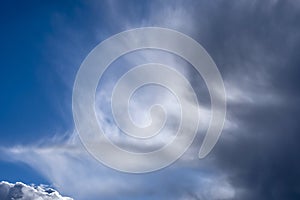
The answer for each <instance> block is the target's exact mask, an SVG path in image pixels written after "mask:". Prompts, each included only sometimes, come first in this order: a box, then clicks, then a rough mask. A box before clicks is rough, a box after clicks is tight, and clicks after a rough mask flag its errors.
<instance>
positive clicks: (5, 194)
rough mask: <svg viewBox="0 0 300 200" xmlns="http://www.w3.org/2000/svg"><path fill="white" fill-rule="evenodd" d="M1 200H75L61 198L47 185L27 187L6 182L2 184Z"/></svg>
mask: <svg viewBox="0 0 300 200" xmlns="http://www.w3.org/2000/svg"><path fill="white" fill-rule="evenodd" d="M0 199H1V200H12V199H19V200H73V199H72V198H70V197H63V196H61V195H60V194H59V193H58V192H57V191H56V190H54V189H51V188H48V187H46V186H45V185H40V186H34V185H31V186H29V185H26V184H24V183H21V182H17V183H15V184H12V183H8V182H5V181H2V182H0Z"/></svg>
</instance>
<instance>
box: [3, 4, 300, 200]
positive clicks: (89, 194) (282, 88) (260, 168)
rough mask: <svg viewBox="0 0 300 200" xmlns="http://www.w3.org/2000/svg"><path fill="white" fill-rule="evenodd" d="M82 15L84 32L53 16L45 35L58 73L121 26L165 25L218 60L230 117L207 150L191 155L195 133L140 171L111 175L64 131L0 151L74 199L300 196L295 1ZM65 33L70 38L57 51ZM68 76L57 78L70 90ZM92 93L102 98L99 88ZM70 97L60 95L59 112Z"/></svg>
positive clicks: (94, 7) (116, 9) (113, 9)
mask: <svg viewBox="0 0 300 200" xmlns="http://www.w3.org/2000/svg"><path fill="white" fill-rule="evenodd" d="M78 9H79V10H80V8H78ZM101 11H103V12H101ZM105 11H106V12H105ZM80 12H82V13H85V12H89V13H90V15H92V16H93V17H92V18H89V19H88V20H89V21H88V22H89V23H88V25H87V27H86V26H85V27H84V28H85V29H84V30H82V29H81V27H77V26H75V25H68V24H63V25H62V24H59V23H58V25H57V29H58V30H59V31H62V34H61V35H58V36H57V35H56V36H51V37H50V38H49V43H51V44H52V45H53V44H54V45H53V46H52V47H51V48H53V49H54V50H53V51H56V50H58V49H59V53H58V54H57V58H58V59H56V60H57V61H56V62H61V63H63V65H64V66H67V67H66V69H63V70H66V71H67V72H70V73H69V74H73V75H75V72H76V70H77V69H78V67H79V65H80V62H81V61H82V59H83V58H84V57H85V56H86V53H88V51H89V50H91V49H92V48H93V47H94V46H95V45H96V44H98V42H100V41H102V40H103V39H105V38H106V37H108V36H110V35H111V34H114V33H117V32H119V31H122V30H126V29H128V28H135V27H142V26H162V27H167V28H173V29H175V30H178V31H182V32H183V33H186V34H188V35H190V36H191V37H193V38H195V39H196V40H197V41H198V42H199V43H201V44H202V45H203V46H204V47H205V49H206V50H207V51H208V53H209V54H210V55H211V57H212V58H213V59H214V61H215V62H216V64H217V66H218V68H219V70H220V71H221V74H222V76H223V79H224V82H225V86H226V91H227V98H228V99H227V100H228V102H227V103H228V114H227V121H226V124H225V129H224V131H223V133H222V136H221V138H220V140H219V142H218V143H217V145H216V147H215V148H214V150H213V151H212V152H211V154H210V155H209V156H208V157H207V158H205V159H203V160H198V159H197V158H196V156H197V151H198V150H199V147H200V144H201V142H202V139H203V137H202V136H203V135H202V134H201V133H202V132H203V131H202V130H200V131H199V133H200V134H199V137H198V138H196V141H195V142H194V144H193V145H192V147H191V148H190V150H189V151H188V152H187V153H186V154H185V155H184V156H183V157H182V158H181V159H180V160H179V161H178V162H176V163H175V164H174V165H172V166H171V167H168V168H166V169H163V170H161V171H158V172H154V173H149V174H144V175H131V174H124V173H120V172H116V171H114V170H111V169H109V168H107V167H104V166H103V165H101V164H99V163H97V162H96V161H95V160H94V159H93V158H91V157H89V155H88V154H87V153H86V152H85V150H84V149H83V147H82V146H81V143H80V142H79V140H78V138H77V134H76V131H72V130H70V132H71V134H70V138H69V139H68V140H67V141H65V140H61V139H59V137H58V139H57V138H56V139H54V140H53V141H51V144H49V140H47V143H48V144H47V143H45V142H43V143H42V144H39V145H32V146H25V147H24V146H18V147H13V148H8V149H5V150H3V151H4V153H5V155H8V157H11V158H12V161H22V162H24V163H27V164H28V165H30V166H32V167H33V168H35V169H36V170H37V171H39V172H40V173H42V174H43V175H44V176H45V177H47V179H49V181H51V182H52V183H53V185H54V186H55V187H56V188H57V189H58V190H59V191H61V192H63V193H64V194H68V195H69V196H72V197H74V198H75V199H79V200H86V199H172V200H174V199H185V200H187V199H209V200H217V199H233V200H253V199H257V200H266V199H272V200H277V199H278V200H282V199H288V200H296V199H300V181H299V180H300V170H299V169H300V160H299V153H298V152H300V146H299V145H298V141H299V140H300V136H299V132H300V126H299V122H298V121H299V118H300V110H299V109H300V107H299V103H300V93H299V91H300V90H299V85H300V81H299V77H300V66H299V65H300V54H299V52H300V34H299V32H300V22H299V19H300V3H299V2H297V1H288V0H285V1H279V0H278V1H277V0H272V1H226V0H218V1H176V2H173V1H172V3H171V2H167V1H162V2H160V1H149V2H147V3H146V5H144V6H140V5H139V3H137V2H133V1H131V2H125V1H124V2H123V1H120V2H116V1H109V2H106V4H105V5H99V3H96V2H89V3H87V4H85V6H84V8H82V10H80ZM83 16H85V15H84V14H83ZM104 16H105V17H106V19H108V20H107V21H109V23H107V24H106V29H102V28H103V27H100V25H99V24H98V20H97V19H102V18H103V17H104ZM57 17H58V18H59V19H61V18H63V16H59V15H58V16H57ZM79 35H80V38H81V40H78V36H79ZM64 38H68V41H66V42H65V43H63V44H64V47H63V48H60V46H59V45H62V44H61V41H63V40H64ZM82 38H89V39H86V40H88V41H85V39H82ZM91 38H92V39H91ZM55 44H57V45H58V47H57V46H55ZM89 44H90V45H89ZM88 45H89V46H88ZM78 46H80V47H81V49H80V50H79V49H78V48H77V47H78ZM59 54H61V55H59ZM74 55H76V56H74ZM145 60H147V58H146V59H145ZM61 63H60V64H61ZM52 64H53V65H55V64H56V63H55V62H54V63H52ZM57 70H58V73H62V72H63V71H60V70H61V69H57ZM184 73H186V74H187V76H188V78H189V80H190V81H191V83H192V85H193V86H194V87H195V88H196V90H197V92H198V96H199V99H200V104H201V103H202V105H201V106H202V107H201V108H203V112H204V111H207V110H208V109H209V105H210V103H209V96H208V94H207V91H206V92H205V90H206V88H205V86H203V83H202V82H200V84H199V76H196V75H194V73H193V70H192V69H189V70H186V71H184ZM112 74H114V73H113V72H112ZM115 76H118V75H116V74H115ZM74 77H75V76H74ZM74 77H66V76H65V74H63V75H62V79H63V80H64V81H65V82H66V85H68V86H69V89H70V91H69V92H71V90H72V84H73V80H74ZM107 84H109V83H107ZM99 95H100V97H103V96H101V95H102V94H101V92H99ZM157 95H161V93H159V94H157ZM69 100H70V99H69ZM100 100H101V98H100ZM164 100H165V99H164ZM102 101H105V99H104V100H103V99H102ZM102 103H103V102H102ZM70 104H71V102H68V101H67V105H65V107H66V109H70ZM99 106H100V108H101V105H99ZM137 109H138V108H137ZM101 111H102V113H101ZM99 113H100V121H101V120H102V121H101V123H105V122H106V124H104V125H103V126H105V127H106V129H107V130H109V131H110V134H111V135H113V136H114V134H115V135H117V136H118V134H119V133H118V130H116V129H115V128H114V126H112V125H111V123H108V122H107V121H106V120H105V119H103V118H101V115H102V116H103V115H105V114H106V111H105V110H104V111H103V110H101V109H100V110H99ZM206 114H207V115H208V116H209V113H206ZM70 117H71V115H70ZM137 118H138V117H137ZM203 119H206V118H205V117H203ZM204 121H205V120H204ZM112 138H113V137H112ZM117 139H118V137H117Z"/></svg>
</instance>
